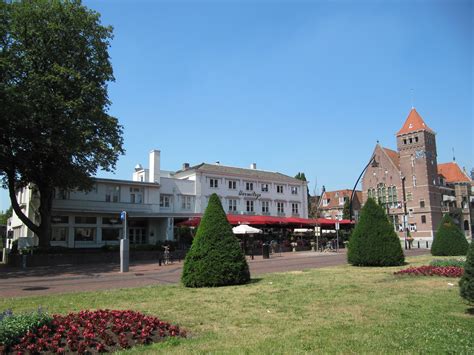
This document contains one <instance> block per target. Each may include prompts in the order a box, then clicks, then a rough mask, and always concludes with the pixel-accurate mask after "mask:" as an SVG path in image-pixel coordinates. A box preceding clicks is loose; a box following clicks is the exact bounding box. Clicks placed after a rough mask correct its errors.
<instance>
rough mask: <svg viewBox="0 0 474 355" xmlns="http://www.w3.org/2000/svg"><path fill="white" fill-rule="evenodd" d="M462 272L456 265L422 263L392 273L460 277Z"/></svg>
mask: <svg viewBox="0 0 474 355" xmlns="http://www.w3.org/2000/svg"><path fill="white" fill-rule="evenodd" d="M463 272H464V269H463V268H462V267H458V266H431V265H430V266H427V265H424V266H418V267H409V268H408V269H404V270H400V271H397V272H395V273H394V275H412V276H444V277H461V276H462V274H463Z"/></svg>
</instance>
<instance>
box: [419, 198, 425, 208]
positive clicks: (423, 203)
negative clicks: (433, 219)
mask: <svg viewBox="0 0 474 355" xmlns="http://www.w3.org/2000/svg"><path fill="white" fill-rule="evenodd" d="M420 208H425V200H420Z"/></svg>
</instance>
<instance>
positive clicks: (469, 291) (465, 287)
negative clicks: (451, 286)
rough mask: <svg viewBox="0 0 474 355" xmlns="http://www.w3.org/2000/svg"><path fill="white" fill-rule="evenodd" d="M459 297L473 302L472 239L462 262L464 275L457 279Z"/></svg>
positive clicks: (473, 269) (473, 259)
mask: <svg viewBox="0 0 474 355" xmlns="http://www.w3.org/2000/svg"><path fill="white" fill-rule="evenodd" d="M459 287H460V292H461V297H463V298H464V299H466V300H467V301H468V302H469V303H474V241H472V242H471V246H470V247H469V250H468V253H467V259H466V263H465V264H464V275H463V276H462V278H461V280H460V281H459Z"/></svg>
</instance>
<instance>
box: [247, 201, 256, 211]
mask: <svg viewBox="0 0 474 355" xmlns="http://www.w3.org/2000/svg"><path fill="white" fill-rule="evenodd" d="M246 204H247V212H253V211H254V210H253V201H251V200H247V201H246Z"/></svg>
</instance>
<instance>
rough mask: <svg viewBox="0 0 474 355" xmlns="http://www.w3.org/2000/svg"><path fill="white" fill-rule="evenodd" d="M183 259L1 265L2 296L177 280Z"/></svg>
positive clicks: (287, 259)
mask: <svg viewBox="0 0 474 355" xmlns="http://www.w3.org/2000/svg"><path fill="white" fill-rule="evenodd" d="M428 253H429V250H427V249H412V250H409V251H407V253H406V255H408V256H413V255H421V254H428ZM248 261H249V267H250V272H251V274H252V275H253V276H254V275H259V274H265V273H270V272H283V271H296V270H305V269H311V268H322V267H328V266H336V265H343V264H346V262H347V260H346V253H345V251H344V250H343V251H341V252H339V253H337V254H336V253H315V252H310V251H307V252H297V253H291V252H290V253H282V254H275V255H274V256H272V257H271V258H270V259H262V257H261V256H256V257H255V259H254V260H248ZM182 266H183V264H182V262H175V263H173V264H170V265H162V266H158V263H157V262H142V263H139V264H138V263H137V264H132V265H131V266H130V271H129V272H128V273H120V272H119V265H117V264H101V265H93V266H88V265H78V266H72V265H64V266H56V267H36V268H30V269H26V270H21V269H4V270H2V269H0V295H1V297H4V298H5V297H24V296H31V295H49V294H57V293H69V292H81V291H96V290H105V289H114V288H127V287H141V286H147V285H156V284H163V285H164V284H173V283H178V282H179V280H180V277H181V270H182Z"/></svg>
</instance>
